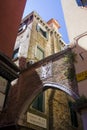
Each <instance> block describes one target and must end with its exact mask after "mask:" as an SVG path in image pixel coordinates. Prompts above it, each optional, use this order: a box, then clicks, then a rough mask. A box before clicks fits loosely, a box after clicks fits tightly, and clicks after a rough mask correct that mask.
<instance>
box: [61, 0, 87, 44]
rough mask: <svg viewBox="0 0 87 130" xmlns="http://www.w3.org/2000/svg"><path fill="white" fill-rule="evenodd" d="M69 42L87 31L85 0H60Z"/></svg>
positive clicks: (86, 4)
mask: <svg viewBox="0 0 87 130" xmlns="http://www.w3.org/2000/svg"><path fill="white" fill-rule="evenodd" d="M61 6H62V8H63V13H64V18H65V23H66V27H67V32H68V36H69V39H70V43H71V42H72V41H73V39H74V38H76V37H78V36H79V35H81V34H83V33H85V32H86V31H87V26H86V23H87V17H86V14H87V0H70V1H69V2H68V3H67V2H66V0H62V1H61Z"/></svg>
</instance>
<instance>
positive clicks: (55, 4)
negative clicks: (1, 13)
mask: <svg viewBox="0 0 87 130" xmlns="http://www.w3.org/2000/svg"><path fill="white" fill-rule="evenodd" d="M32 11H36V12H37V13H38V14H39V15H40V16H41V18H42V19H43V20H44V21H46V22H47V21H48V20H50V19H51V18H54V19H56V20H57V21H58V22H59V24H60V26H61V28H60V29H59V32H60V34H61V35H62V39H63V40H64V41H65V43H69V40H68V34H67V31H66V26H65V22H64V16H63V11H62V7H61V0H49V1H47V0H27V3H26V6H25V10H24V14H23V17H25V16H26V15H28V14H29V13H31V12H32Z"/></svg>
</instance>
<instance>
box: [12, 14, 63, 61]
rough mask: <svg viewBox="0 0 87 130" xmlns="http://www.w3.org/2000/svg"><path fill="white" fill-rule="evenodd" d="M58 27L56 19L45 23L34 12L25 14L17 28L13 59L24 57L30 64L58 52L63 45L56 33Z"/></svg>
mask: <svg viewBox="0 0 87 130" xmlns="http://www.w3.org/2000/svg"><path fill="white" fill-rule="evenodd" d="M59 27H60V25H59V24H58V22H57V21H56V20H54V19H51V20H49V21H48V23H46V22H45V21H44V20H42V18H41V17H40V16H39V15H38V14H37V13H36V12H32V13H31V14H29V15H28V16H26V17H25V18H24V19H23V21H22V23H21V25H20V28H19V32H18V37H17V39H16V43H15V47H14V54H13V59H14V60H15V61H16V62H17V59H20V58H21V57H24V58H25V59H26V60H27V62H29V63H31V64H32V63H35V62H37V61H39V60H41V59H43V58H45V57H47V56H49V55H52V54H54V53H56V52H59V51H60V50H61V49H63V47H64V46H65V43H64V42H63V40H62V39H61V35H60V34H59V33H58V28H59Z"/></svg>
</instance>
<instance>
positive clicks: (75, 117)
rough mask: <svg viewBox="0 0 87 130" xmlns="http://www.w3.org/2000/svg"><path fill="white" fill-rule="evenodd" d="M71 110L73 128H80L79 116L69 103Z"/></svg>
mask: <svg viewBox="0 0 87 130" xmlns="http://www.w3.org/2000/svg"><path fill="white" fill-rule="evenodd" d="M69 108H70V115H71V123H72V126H74V127H78V120H77V114H76V112H75V111H74V110H73V108H72V103H71V102H69Z"/></svg>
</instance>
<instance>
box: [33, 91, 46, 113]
mask: <svg viewBox="0 0 87 130" xmlns="http://www.w3.org/2000/svg"><path fill="white" fill-rule="evenodd" d="M44 105H45V103H44V94H43V93H41V94H40V95H39V96H38V97H37V98H36V99H35V100H34V102H33V104H32V107H33V108H34V109H36V110H38V111H41V112H44V107H45V106H44Z"/></svg>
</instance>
